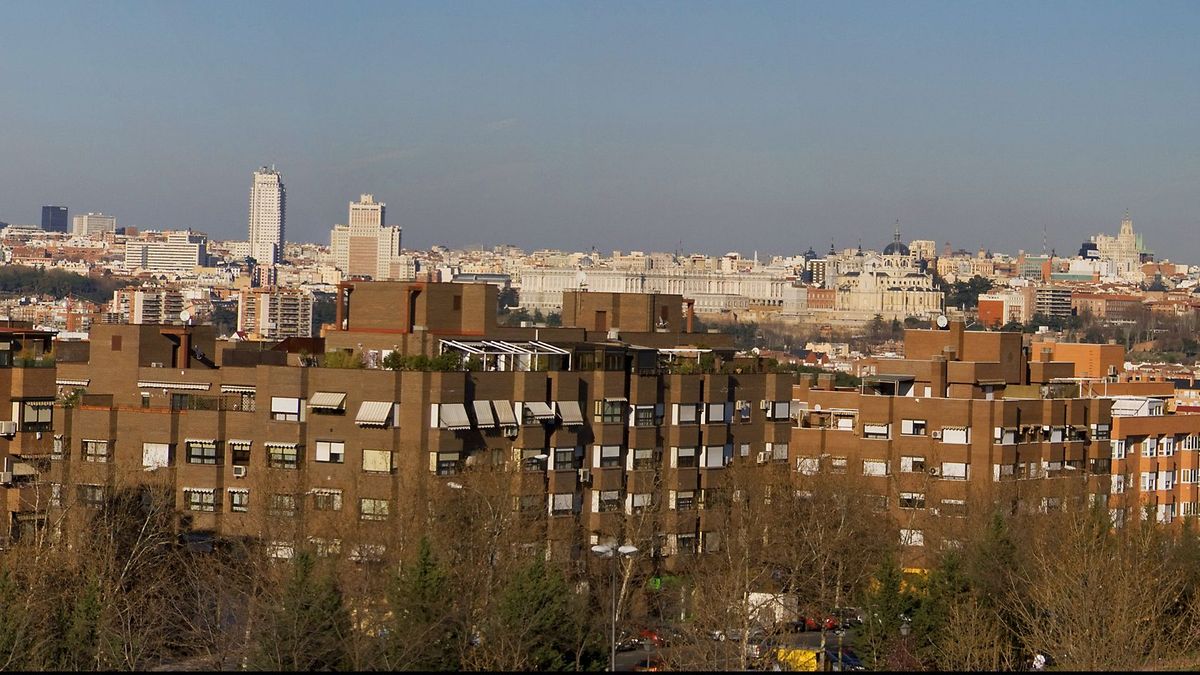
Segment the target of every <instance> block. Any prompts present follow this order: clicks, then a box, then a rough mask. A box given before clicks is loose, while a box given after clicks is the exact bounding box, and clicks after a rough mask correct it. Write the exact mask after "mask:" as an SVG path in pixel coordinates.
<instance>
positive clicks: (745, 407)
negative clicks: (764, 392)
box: [737, 401, 752, 422]
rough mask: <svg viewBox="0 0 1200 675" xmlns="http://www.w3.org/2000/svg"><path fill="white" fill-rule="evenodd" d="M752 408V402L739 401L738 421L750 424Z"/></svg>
mask: <svg viewBox="0 0 1200 675" xmlns="http://www.w3.org/2000/svg"><path fill="white" fill-rule="evenodd" d="M751 408H752V406H751V405H750V401H738V402H737V414H738V419H740V420H741V421H743V422H749V421H750V416H751V414H752V413H751Z"/></svg>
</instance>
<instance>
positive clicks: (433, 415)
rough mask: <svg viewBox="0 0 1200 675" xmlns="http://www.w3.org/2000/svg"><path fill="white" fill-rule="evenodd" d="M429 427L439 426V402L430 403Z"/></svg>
mask: <svg viewBox="0 0 1200 675" xmlns="http://www.w3.org/2000/svg"><path fill="white" fill-rule="evenodd" d="M429 428H430V429H436V428H438V404H436V403H430V404H429Z"/></svg>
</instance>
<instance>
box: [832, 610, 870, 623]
mask: <svg viewBox="0 0 1200 675" xmlns="http://www.w3.org/2000/svg"><path fill="white" fill-rule="evenodd" d="M833 615H834V616H835V617H837V620H838V622H839V623H840V624H841V625H842V626H845V627H846V628H853V627H855V626H861V625H862V624H863V613H862V610H860V609H858V608H857V607H836V608H834V610H833Z"/></svg>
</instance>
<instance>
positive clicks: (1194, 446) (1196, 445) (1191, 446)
mask: <svg viewBox="0 0 1200 675" xmlns="http://www.w3.org/2000/svg"><path fill="white" fill-rule="evenodd" d="M1183 449H1184V450H1198V449H1200V436H1197V435H1195V434H1189V435H1187V436H1184V437H1183Z"/></svg>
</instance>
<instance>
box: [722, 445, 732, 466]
mask: <svg viewBox="0 0 1200 675" xmlns="http://www.w3.org/2000/svg"><path fill="white" fill-rule="evenodd" d="M722 460H724V464H726V465H728V464H730V463H731V462H733V443H726V444H725V453H724V456H723V457H722Z"/></svg>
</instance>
